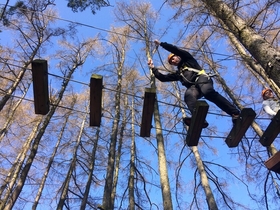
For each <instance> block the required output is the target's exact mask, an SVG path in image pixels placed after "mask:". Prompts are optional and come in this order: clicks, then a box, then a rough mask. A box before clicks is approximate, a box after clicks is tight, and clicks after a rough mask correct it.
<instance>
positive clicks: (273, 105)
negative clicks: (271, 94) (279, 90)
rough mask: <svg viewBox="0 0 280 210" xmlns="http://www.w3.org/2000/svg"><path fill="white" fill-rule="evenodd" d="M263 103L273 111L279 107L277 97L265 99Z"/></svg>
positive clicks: (279, 103)
mask: <svg viewBox="0 0 280 210" xmlns="http://www.w3.org/2000/svg"><path fill="white" fill-rule="evenodd" d="M265 103H266V104H267V105H268V106H269V107H270V108H271V109H272V110H273V111H274V112H277V111H278V110H279V109H280V101H279V100H277V99H273V98H270V99H267V100H265Z"/></svg>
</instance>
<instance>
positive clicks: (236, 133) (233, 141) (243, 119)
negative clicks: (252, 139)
mask: <svg viewBox="0 0 280 210" xmlns="http://www.w3.org/2000/svg"><path fill="white" fill-rule="evenodd" d="M255 117H256V113H255V111H254V110H253V109H252V108H244V109H242V110H241V113H240V117H239V118H238V119H237V120H236V123H235V124H234V126H233V128H232V129H231V131H230V133H229V135H228V137H227V138H226V143H227V145H228V147H237V146H238V144H239V142H240V141H241V139H242V138H243V136H244V135H245V133H246V131H247V130H248V128H249V126H250V125H251V124H252V122H253V121H254V119H255Z"/></svg>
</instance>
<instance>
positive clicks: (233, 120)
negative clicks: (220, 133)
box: [231, 114, 240, 124]
mask: <svg viewBox="0 0 280 210" xmlns="http://www.w3.org/2000/svg"><path fill="white" fill-rule="evenodd" d="M231 117H232V123H233V124H235V123H236V121H237V119H239V117H240V116H239V114H233V115H231Z"/></svg>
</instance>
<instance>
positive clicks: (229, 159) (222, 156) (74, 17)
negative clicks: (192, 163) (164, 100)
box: [0, 0, 276, 209]
mask: <svg viewBox="0 0 280 210" xmlns="http://www.w3.org/2000/svg"><path fill="white" fill-rule="evenodd" d="M14 2H15V1H10V5H12V4H13V3H14ZM110 2H111V4H112V5H114V3H113V1H110ZM150 2H151V3H152V4H153V6H154V8H155V10H158V9H159V7H160V6H161V4H160V3H159V1H157V0H153V1H150ZM56 5H57V6H58V8H60V9H59V11H58V12H59V14H60V17H61V20H59V21H58V23H57V24H61V25H67V24H68V21H72V22H78V23H81V24H83V26H80V27H79V30H78V34H77V36H79V37H80V38H88V37H94V36H95V35H96V34H97V33H102V34H104V36H107V32H106V31H107V30H110V26H111V25H112V24H114V23H113V22H112V19H113V14H112V9H113V7H108V8H102V9H101V10H100V11H97V12H96V14H95V15H94V16H93V15H92V14H91V12H90V10H87V11H84V12H79V13H73V12H72V11H71V10H70V9H69V8H66V6H65V5H66V2H65V1H57V2H56ZM160 14H161V15H162V16H161V20H160V21H159V24H158V25H157V27H158V28H161V27H164V24H165V21H166V20H167V19H169V18H170V16H172V14H173V11H171V10H168V9H167V8H166V7H163V8H162V10H161V13H160ZM173 28H174V30H173ZM175 28H176V27H175V26H172V30H169V31H168V33H167V34H165V35H164V37H163V38H162V41H167V42H171V43H172V42H173V40H174V38H175V37H176V36H177V34H176V32H177V31H176V32H174V31H175ZM102 29H104V30H102ZM0 37H1V42H2V43H3V41H4V42H7V43H8V39H5V38H6V35H5V33H2V34H0ZM155 38H158V37H155ZM151 41H152V40H151ZM224 42H225V41H224V40H217V43H216V44H217V46H218V47H217V51H216V53H220V54H225V55H227V54H228V51H227V49H225V47H224ZM159 50H160V53H161V54H162V55H165V54H166V52H165V51H164V50H163V49H162V48H160V49H159ZM131 57H135V54H132V55H131ZM220 58H221V59H222V58H223V56H218V55H216V57H215V59H216V60H217V61H219V60H220ZM155 62H157V63H155V64H156V65H157V64H158V65H159V58H158V57H156V56H155ZM224 63H225V62H223V64H224ZM91 64H92V62H91V61H88V62H86V64H85V66H83V69H82V71H86V69H90V68H92V66H91ZM231 65H232V61H228V64H227V66H228V73H227V74H226V75H225V78H224V79H226V80H227V81H228V82H229V83H230V84H235V83H236V81H235V80H234V79H235V78H234V77H232V74H234V72H235V71H236V69H234V68H235V66H234V65H232V66H231ZM233 78H234V79H233ZM75 79H77V80H79V81H82V82H85V83H88V82H89V78H84V77H82V76H78V75H77V78H75ZM219 90H221V89H220V88H219ZM222 94H224V93H222ZM257 94H258V93H257ZM257 94H256V95H257ZM208 103H209V105H210V109H209V112H210V113H211V112H212V113H216V114H217V113H218V114H219V113H220V112H219V110H217V109H216V107H215V105H214V104H212V103H211V102H208ZM256 107H257V108H258V109H260V104H257V105H256ZM257 114H258V113H257ZM207 120H208V121H209V122H210V124H211V125H216V126H217V127H218V132H217V133H215V134H213V135H217V136H220V137H225V132H229V131H230V129H231V119H230V118H229V117H227V116H220V115H212V114H208V115H207ZM179 129H181V130H183V128H182V126H181V128H179ZM152 132H154V130H153V131H152ZM202 135H205V134H204V133H203V134H202ZM207 135H208V134H207ZM248 137H252V133H251V132H250V134H249V135H248ZM205 139H206V141H208V138H206V137H205ZM143 142H144V143H143V145H145V147H144V148H141V150H145V153H146V154H150V156H151V158H155V159H156V157H155V154H154V150H153V148H152V147H150V148H149V147H148V146H147V144H146V143H145V141H144V140H143ZM153 143H154V144H155V141H154V142H153ZM207 143H209V144H211V145H215V147H216V148H217V155H215V156H214V155H213V153H212V152H209V151H207V147H203V149H201V148H199V150H200V149H201V153H202V154H205V156H204V157H203V159H204V160H207V161H209V162H215V163H220V164H222V165H226V166H229V167H231V168H232V169H233V171H235V172H236V174H237V175H239V176H242V175H243V174H244V171H243V168H242V169H241V168H240V164H239V162H238V160H237V159H235V157H234V156H231V154H232V153H236V152H237V149H236V148H233V149H229V148H228V147H227V145H226V144H225V142H224V139H221V138H216V139H215V138H214V139H213V140H209V142H207ZM174 144H179V145H180V144H182V137H181V136H180V137H176V135H173V136H172V137H170V139H167V142H166V150H167V153H168V154H169V155H174V158H175V159H177V158H178V154H176V153H178V150H177V147H174ZM260 149H261V150H263V149H264V148H262V147H260ZM184 153H186V154H187V153H188V150H187V149H186V151H185V152H184ZM153 164H154V166H155V167H154V168H156V167H157V162H156V161H155V162H153ZM186 164H188V163H186ZM184 170H185V171H184V173H185V174H186V177H185V180H184V181H185V182H188V181H192V179H193V170H194V169H189V171H188V170H186V169H184ZM170 177H171V179H170V181H171V182H172V183H173V184H174V170H170ZM238 183H239V184H238V185H235V184H234V185H229V188H230V190H229V191H230V192H231V196H233V197H234V198H235V199H236V200H237V201H238V202H243V203H244V204H245V205H247V206H250V207H251V209H258V208H257V204H256V203H255V202H252V201H251V200H250V199H249V197H248V195H247V192H246V189H245V186H244V185H243V184H240V182H238ZM248 185H250V183H248ZM254 187H255V186H253V185H252V188H254ZM158 193H159V192H157V193H155V200H156V199H158V202H160V201H161V197H160V196H158ZM174 204H175V200H174ZM275 209H276V208H275Z"/></svg>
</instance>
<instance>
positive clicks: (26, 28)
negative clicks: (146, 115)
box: [0, 0, 280, 210]
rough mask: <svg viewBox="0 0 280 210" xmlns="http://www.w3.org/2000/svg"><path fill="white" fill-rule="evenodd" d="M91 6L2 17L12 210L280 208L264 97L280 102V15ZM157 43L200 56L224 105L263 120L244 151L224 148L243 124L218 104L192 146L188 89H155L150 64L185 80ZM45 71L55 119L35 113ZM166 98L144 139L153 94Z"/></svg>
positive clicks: (26, 7) (6, 173) (254, 6)
mask: <svg viewBox="0 0 280 210" xmlns="http://www.w3.org/2000/svg"><path fill="white" fill-rule="evenodd" d="M83 2H84V3H83V4H82V3H81V1H70V0H69V1H54V0H53V1H52V0H48V1H44V0H29V1H20V2H17V1H11V0H10V1H9V0H7V1H6V2H4V3H1V4H0V6H1V25H0V30H1V33H0V41H1V46H0V53H1V56H0V66H1V73H0V78H1V84H0V86H1V88H0V94H1V99H0V108H1V109H0V110H1V112H0V115H1V118H0V122H1V130H0V131H1V132H0V135H1V136H0V166H1V167H0V209H71V210H72V209H98V208H99V209H168V210H169V209H182V210H183V209H211V210H212V209H234V210H235V209H250V210H251V209H270V210H276V209H279V206H280V201H279V196H280V189H279V182H280V181H279V175H278V174H277V173H275V172H272V171H269V170H268V169H267V168H266V167H265V165H264V162H265V161H266V160H268V158H269V157H271V156H272V155H275V154H276V152H277V150H278V148H279V147H280V145H279V138H276V140H275V141H274V142H273V144H272V145H270V146H266V147H265V146H263V145H262V144H261V143H260V142H259V140H260V137H261V136H262V133H263V131H264V130H265V129H266V128H267V126H268V124H269V123H270V121H271V120H270V119H269V117H268V116H267V115H266V114H265V113H264V112H263V110H262V106H261V103H262V98H261V91H262V89H263V88H264V87H271V88H272V89H273V91H274V92H275V94H276V95H277V97H278V98H279V96H280V91H279V81H280V77H279V73H278V72H279V60H280V59H279V58H280V53H279V18H280V16H279V14H280V11H279V2H278V1H276V0H275V1H273V0H261V1H256V0H245V1H237V0H227V1H216V0H212V1H211V0H208V1H207V0H200V1H172V0H167V1H156V0H153V1H110V2H104V1H89V0H87V1H83ZM70 3H77V4H70ZM79 3H80V4H79ZM99 3H101V4H99ZM107 3H108V4H107ZM67 4H69V6H71V5H72V8H70V7H67ZM93 5H95V6H93ZM239 18H240V19H239ZM244 31H245V32H244ZM155 39H159V40H160V41H166V42H169V43H172V44H175V45H177V46H179V47H182V48H183V49H186V50H188V51H189V52H190V53H191V54H192V55H193V56H194V57H195V58H196V59H197V60H198V62H199V64H200V65H201V66H202V67H203V68H204V69H205V70H206V71H207V72H211V73H216V74H217V76H215V77H213V79H214V82H215V88H216V90H217V91H218V92H220V93H221V94H222V95H223V96H225V97H226V98H228V99H229V100H230V101H231V102H232V103H234V104H235V105H236V106H238V107H239V109H242V108H244V107H246V108H252V109H253V110H254V111H255V112H256V114H257V116H256V118H255V121H254V123H253V124H252V126H251V127H250V128H249V130H248V131H247V132H246V135H245V136H244V138H243V139H242V141H241V142H240V143H239V145H238V146H237V147H234V148H229V147H228V146H227V144H226V143H225V139H226V137H227V136H228V133H229V131H230V130H231V128H232V122H231V117H229V116H227V115H226V114H225V113H224V112H222V111H221V110H220V109H218V108H217V107H216V106H215V105H214V104H212V103H211V102H209V101H207V103H208V104H209V105H210V108H209V111H208V114H207V121H208V122H209V123H210V125H209V127H208V128H206V129H204V130H203V131H202V134H201V138H200V140H199V145H198V146H197V147H188V146H187V145H185V138H186V133H187V128H186V127H185V126H184V125H183V123H182V117H183V116H188V115H189V111H188V109H187V107H186V105H185V104H184V102H183V100H182V99H183V94H184V91H185V88H184V87H183V86H182V85H181V84H180V83H177V82H174V83H161V82H159V81H157V80H155V79H154V78H153V75H152V73H151V72H150V69H149V68H148V66H147V60H148V58H151V57H152V58H153V60H154V64H155V65H156V66H159V67H161V68H162V69H165V68H166V69H169V70H174V69H172V67H171V66H170V65H169V64H168V63H167V62H166V57H167V55H168V52H166V51H165V50H164V49H162V48H160V47H159V48H158V49H157V50H156V49H155V46H154V43H153V40H155ZM35 59H44V60H47V62H48V73H49V74H48V84H49V98H50V111H49V112H48V113H47V114H46V115H36V114H35V113H34V99H33V83H32V74H31V62H32V61H33V60H35ZM163 72H164V73H168V72H167V71H163ZM92 74H98V75H102V77H103V104H102V105H103V109H102V120H101V126H100V127H96V126H89V114H90V110H89V99H90V97H89V96H90V91H89V84H90V78H91V75H92ZM155 86H156V88H157V89H156V93H157V102H156V106H155V112H154V118H153V127H152V129H151V136H150V137H145V138H143V137H140V136H139V133H140V126H141V118H142V109H143V96H144V91H145V88H150V87H155Z"/></svg>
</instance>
